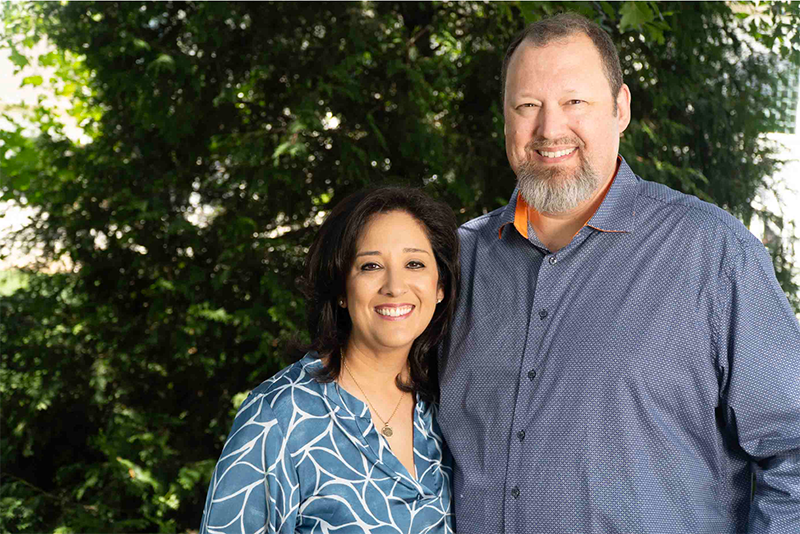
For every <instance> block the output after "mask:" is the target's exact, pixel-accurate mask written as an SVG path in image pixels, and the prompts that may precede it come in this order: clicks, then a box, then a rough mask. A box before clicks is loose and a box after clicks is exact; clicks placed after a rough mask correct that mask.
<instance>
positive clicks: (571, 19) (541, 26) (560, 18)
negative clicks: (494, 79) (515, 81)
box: [500, 13, 622, 114]
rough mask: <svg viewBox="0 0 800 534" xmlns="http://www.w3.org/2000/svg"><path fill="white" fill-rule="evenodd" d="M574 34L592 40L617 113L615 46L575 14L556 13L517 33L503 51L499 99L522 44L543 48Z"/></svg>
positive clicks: (618, 82)
mask: <svg viewBox="0 0 800 534" xmlns="http://www.w3.org/2000/svg"><path fill="white" fill-rule="evenodd" d="M576 34H584V35H586V36H587V37H589V39H591V40H592V43H593V44H594V46H595V48H596V49H597V51H598V52H599V53H600V58H601V60H602V62H603V70H604V71H605V74H606V78H607V79H608V84H609V86H610V87H611V97H612V99H613V101H614V114H616V112H617V95H619V90H620V88H622V67H620V63H619V53H618V52H617V48H616V47H615V46H614V42H613V41H612V40H611V37H610V36H609V35H608V34H607V33H606V32H605V30H603V28H601V27H600V26H598V25H597V23H595V22H593V21H591V20H589V19H587V18H586V17H584V16H582V15H579V14H577V13H559V14H558V15H555V16H552V17H548V18H545V19H542V20H540V21H537V22H533V23H531V24H528V26H526V27H525V29H524V30H522V31H521V32H519V33H518V34H517V36H516V37H515V38H514V41H512V42H511V44H510V45H509V46H508V50H506V57H505V58H504V59H503V72H502V75H501V89H500V90H501V91H502V92H501V94H500V96H501V98H502V99H503V102H504V103H505V97H506V74H507V73H508V64H509V63H511V57H512V56H513V55H514V52H515V51H516V50H517V47H519V45H520V44H522V42H523V41H526V42H528V43H531V44H532V45H533V46H534V47H537V48H538V47H542V46H545V45H548V44H550V43H551V42H553V41H558V40H562V39H566V38H568V37H571V36H573V35H576Z"/></svg>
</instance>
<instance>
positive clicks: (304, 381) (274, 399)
mask: <svg viewBox="0 0 800 534" xmlns="http://www.w3.org/2000/svg"><path fill="white" fill-rule="evenodd" d="M321 367H322V361H321V360H320V359H319V357H318V356H317V354H316V353H314V352H309V353H308V354H306V355H305V356H303V358H301V359H300V360H298V361H296V362H295V363H293V364H291V365H289V366H287V367H284V368H283V369H281V370H280V371H278V372H277V373H275V374H274V375H273V376H272V377H270V378H268V379H266V380H264V381H263V382H262V383H261V384H259V385H258V386H257V387H256V388H254V389H253V390H252V391H251V392H250V394H249V395H248V397H247V400H245V402H244V403H243V406H244V405H245V404H248V403H252V402H253V401H254V400H256V399H259V400H265V401H266V402H267V405H268V406H269V407H270V409H271V410H272V411H274V412H280V411H283V410H285V409H286V408H289V407H290V406H287V405H294V403H295V402H297V400H298V399H299V398H304V397H306V396H309V395H310V396H311V397H316V396H319V395H321V394H322V393H323V391H322V390H323V388H324V384H321V383H320V382H318V381H317V380H316V377H315V371H317V370H319V369H320V368H321Z"/></svg>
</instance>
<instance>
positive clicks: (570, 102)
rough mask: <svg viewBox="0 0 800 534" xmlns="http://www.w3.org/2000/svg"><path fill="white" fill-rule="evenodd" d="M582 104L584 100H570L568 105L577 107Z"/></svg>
mask: <svg viewBox="0 0 800 534" xmlns="http://www.w3.org/2000/svg"><path fill="white" fill-rule="evenodd" d="M582 102H583V100H578V99H573V100H570V101H569V102H568V103H569V104H571V105H575V104H581V103H582Z"/></svg>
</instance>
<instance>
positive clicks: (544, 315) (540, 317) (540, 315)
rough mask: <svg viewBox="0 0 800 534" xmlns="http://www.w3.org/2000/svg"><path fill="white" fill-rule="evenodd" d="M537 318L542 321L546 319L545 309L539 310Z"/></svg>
mask: <svg viewBox="0 0 800 534" xmlns="http://www.w3.org/2000/svg"><path fill="white" fill-rule="evenodd" d="M539 319H541V320H542V321H544V320H545V319H547V310H539Z"/></svg>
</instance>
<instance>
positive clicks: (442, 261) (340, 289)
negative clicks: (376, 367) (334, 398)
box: [301, 187, 461, 401]
mask: <svg viewBox="0 0 800 534" xmlns="http://www.w3.org/2000/svg"><path fill="white" fill-rule="evenodd" d="M392 211H403V212H406V213H408V214H409V215H411V216H412V217H414V218H415V219H416V220H417V221H418V222H419V223H421V224H422V226H423V227H424V229H425V233H426V235H427V237H428V240H429V241H430V243H431V248H432V249H433V255H434V257H435V258H436V267H437V269H438V271H439V284H440V287H442V288H443V289H444V299H443V300H442V302H441V303H439V304H438V305H437V306H436V310H435V311H434V314H433V318H432V319H431V322H430V324H429V325H428V327H427V328H426V329H425V331H424V332H423V333H422V334H421V335H420V336H419V337H418V338H417V339H416V340H414V343H413V344H412V346H411V351H410V353H409V355H408V363H409V369H410V373H409V377H410V378H409V381H408V382H407V383H404V382H402V381H401V380H400V377H399V376H398V377H397V386H398V387H399V388H400V389H402V390H403V391H409V392H415V393H418V394H419V395H420V397H421V398H423V399H424V400H426V401H436V400H438V396H439V385H438V375H437V362H436V349H437V344H438V343H439V342H440V341H441V340H442V338H443V337H444V335H445V333H446V332H447V329H448V328H449V327H450V324H451V322H452V319H453V312H454V309H455V302H456V297H457V295H458V286H459V278H460V273H461V269H460V262H459V242H458V233H457V230H458V223H457V222H456V218H455V215H454V214H453V210H452V209H451V208H450V207H449V206H447V205H446V204H443V203H441V202H438V201H436V200H434V199H432V198H431V197H429V196H428V195H427V194H425V193H423V192H422V191H421V190H419V189H414V188H410V187H379V188H374V189H367V190H364V191H360V192H358V193H354V194H352V195H350V196H348V197H346V198H344V199H343V200H342V201H341V202H339V203H338V204H337V205H336V207H334V208H333V211H331V213H330V214H329V215H328V218H327V219H326V220H325V222H324V223H323V225H322V227H321V228H320V230H319V232H318V233H317V236H316V238H315V239H314V243H313V244H312V245H311V248H310V249H309V251H308V255H307V256H306V265H305V275H304V276H303V278H302V279H301V285H302V289H303V293H304V295H305V297H306V316H307V326H308V331H309V334H310V335H311V339H312V341H311V343H310V344H309V345H307V346H305V347H303V349H304V350H306V351H316V352H317V353H318V355H319V357H327V364H326V365H325V366H324V367H323V368H322V369H321V370H320V371H319V372H318V373H317V375H316V378H317V380H320V381H322V382H331V381H333V380H335V379H336V378H338V376H339V373H340V372H341V369H342V358H341V349H342V347H344V345H345V344H346V343H347V338H348V337H349V335H350V330H351V327H352V324H351V322H350V315H349V313H348V312H347V310H346V309H344V308H341V307H340V306H338V300H339V298H340V297H343V296H345V281H346V277H347V274H348V272H349V271H350V268H351V266H352V265H353V261H354V260H355V254H356V245H357V243H358V239H359V237H361V234H362V232H363V231H364V229H365V228H366V226H367V224H368V223H369V221H370V219H371V218H372V217H373V216H374V215H376V214H379V213H389V212H392Z"/></svg>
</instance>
